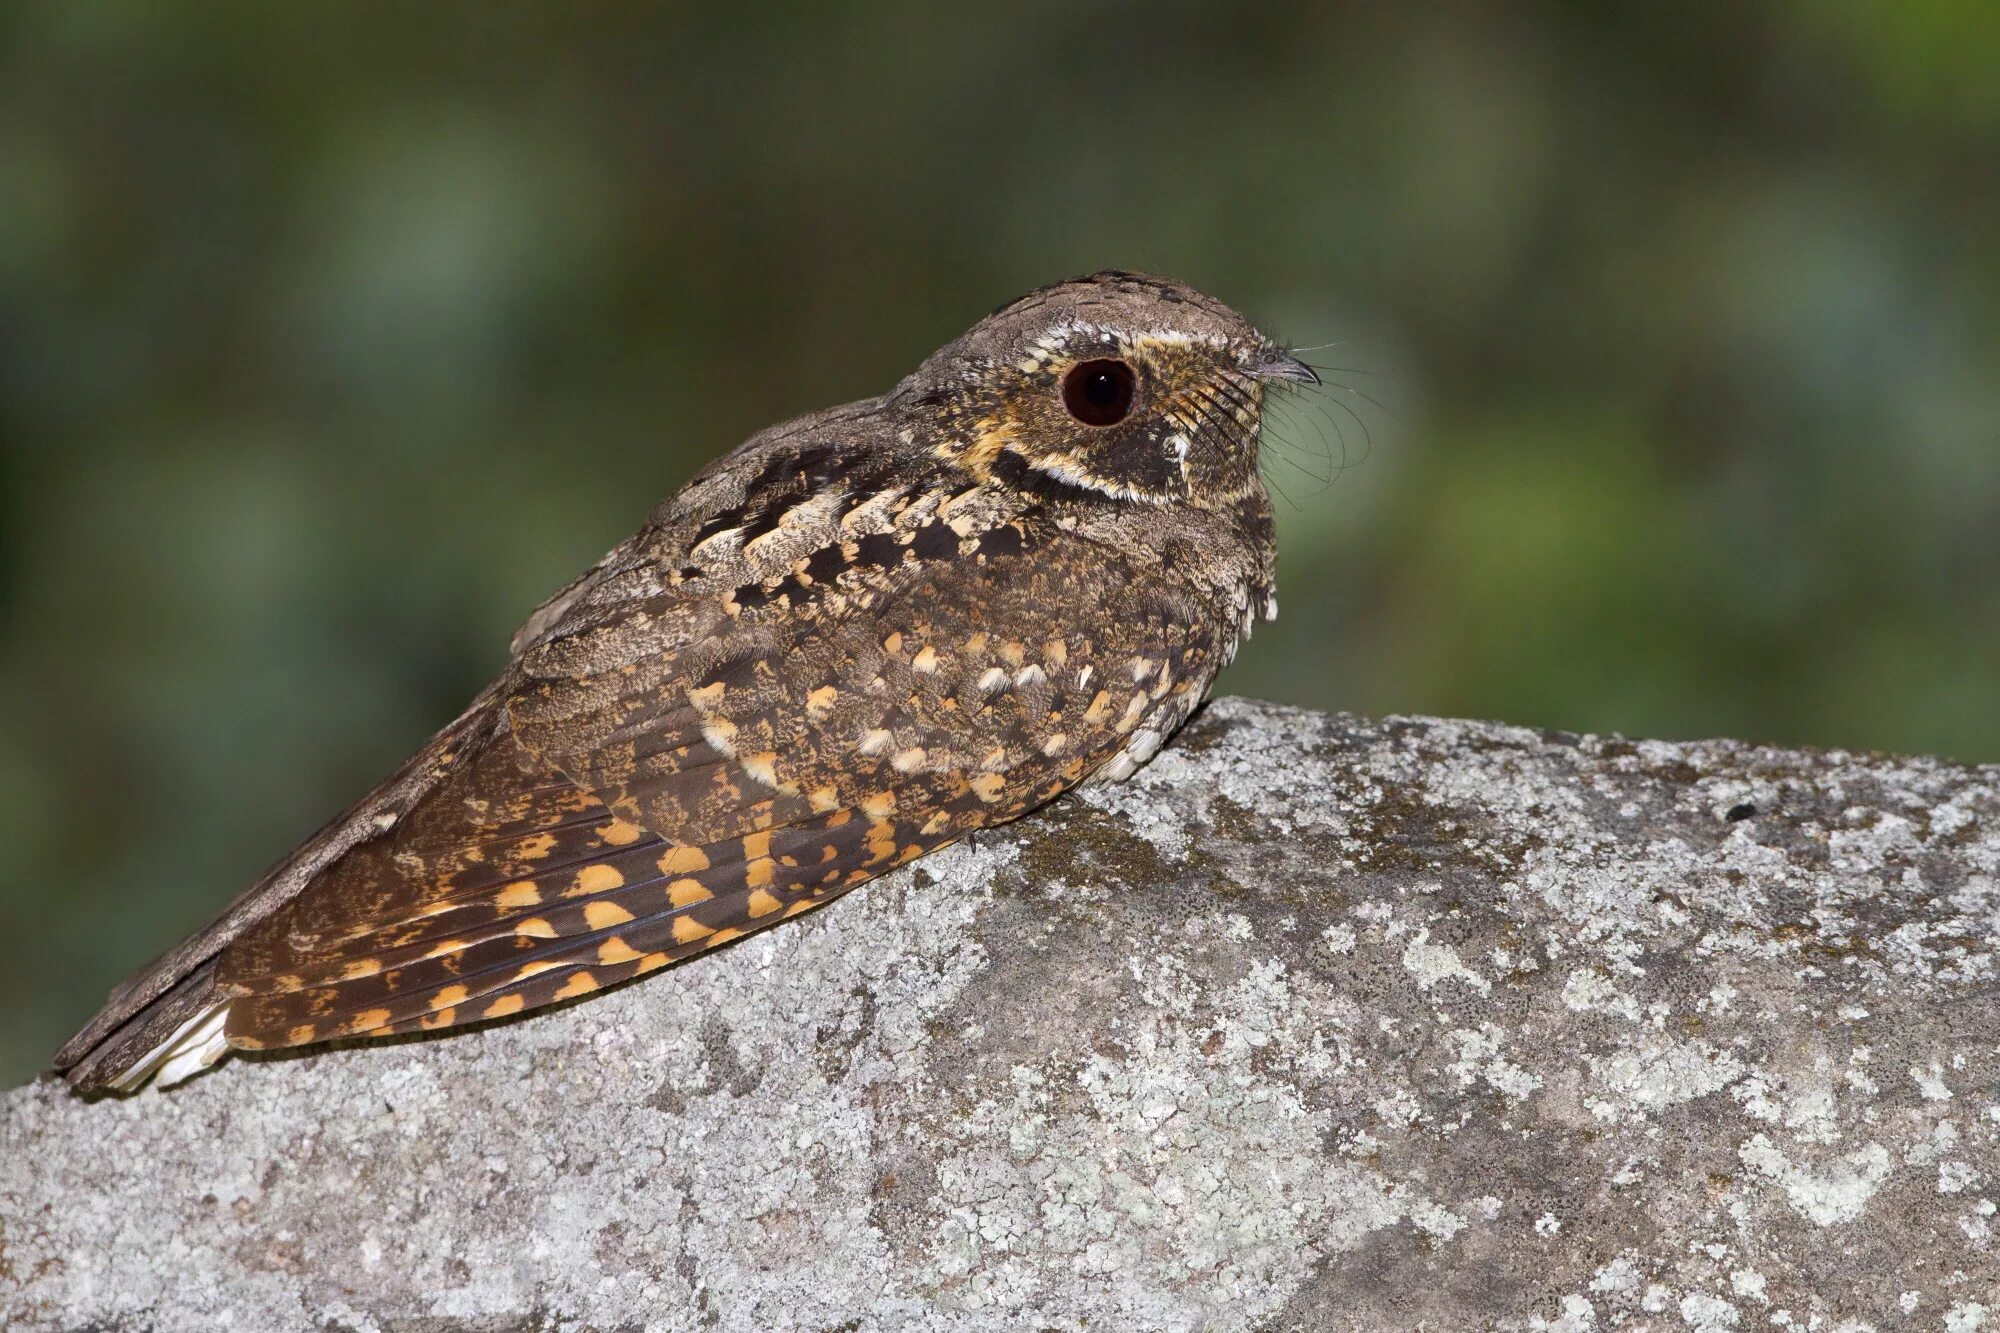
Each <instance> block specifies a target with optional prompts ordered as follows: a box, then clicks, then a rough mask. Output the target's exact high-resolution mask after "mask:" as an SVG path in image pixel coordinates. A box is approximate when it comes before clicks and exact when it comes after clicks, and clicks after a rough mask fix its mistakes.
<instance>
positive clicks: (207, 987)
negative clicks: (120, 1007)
mask: <svg viewBox="0 0 2000 1333" xmlns="http://www.w3.org/2000/svg"><path fill="white" fill-rule="evenodd" d="M226 1010H227V999H226V997H224V996H222V995H219V994H217V993H216V989H215V964H214V963H213V961H210V962H208V963H204V964H202V965H201V966H200V967H198V968H196V969H195V970H194V971H193V972H190V973H189V974H188V975H187V976H186V977H183V978H182V979H181V981H180V982H179V984H177V985H175V986H173V987H172V988H171V989H169V990H168V991H166V993H164V994H162V995H160V996H159V997H158V998H156V999H154V1000H153V1001H152V1002H151V1003H150V1004H147V1005H146V1006H145V1007H144V1008H142V1009H140V1010H139V1011H138V1012H137V1013H135V1014H133V1015H132V1016H131V1017H130V1018H128V1019H126V1020H125V1021H124V1022H123V1023H121V1024H119V1025H118V1026H117V1027H115V1028H113V1029H111V1030H110V1031H109V1032H106V1033H104V1034H102V1035H100V1036H98V1037H97V1039H96V1040H94V1041H92V1042H90V1043H89V1044H87V1045H85V1044H82V1043H78V1042H72V1043H71V1044H70V1045H68V1046H65V1047H64V1048H63V1049H62V1050H61V1051H60V1052H58V1053H57V1056H56V1068H57V1070H58V1071H60V1072H61V1074H62V1076H63V1077H64V1078H66V1079H68V1080H69V1083H70V1086H72V1087H74V1088H75V1089H76V1090H77V1091H79V1092H131V1091H134V1090H135V1089H137V1088H139V1087H140V1086H141V1085H143V1084H144V1083H145V1082H146V1080H147V1079H149V1078H152V1077H153V1076H154V1075H155V1074H158V1075H160V1076H161V1077H162V1078H163V1079H165V1080H166V1081H168V1082H179V1081H180V1080H181V1079H184V1078H188V1077H190V1076H191V1075H193V1074H195V1073H197V1072H199V1071H200V1070H202V1069H204V1068H206V1067H207V1066H209V1065H211V1064H213V1063H215V1061H216V1060H218V1059H220V1058H221V1057H222V1056H223V1055H224V1054H225V1053H226V1051H227V1049H228V1047H227V1044H226V1041H225V1038H224V1035H223V1016H224V1014H225V1013H226Z"/></svg>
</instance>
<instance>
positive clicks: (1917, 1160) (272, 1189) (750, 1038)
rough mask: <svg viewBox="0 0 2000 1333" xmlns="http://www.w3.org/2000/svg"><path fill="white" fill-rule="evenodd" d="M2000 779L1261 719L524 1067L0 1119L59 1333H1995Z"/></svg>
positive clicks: (21, 1317)
mask: <svg viewBox="0 0 2000 1333" xmlns="http://www.w3.org/2000/svg"><path fill="white" fill-rule="evenodd" d="M1996 948H2000V769H1996V768H1985V769H1974V768H1966V767H1961V766H1957V765H1953V764H1948V763H1943V762H1939V761H1935V760H1928V759H1888V758H1882V757H1877V756H1860V755H1852V754H1843V753H1838V752H1836V753H1813V752H1801V751H1790V750H1776V749H1762V748H1755V747H1751V746H1748V745H1742V744H1736V743H1731V742H1707V743H1700V744H1663V743H1657V742H1641V743H1633V742H1629V741H1624V740H1616V739H1612V740H1603V739H1596V738H1591V737H1581V738H1579V737H1574V736H1563V735H1551V734H1546V733H1539V732H1533V731H1525V730H1521V729H1518V728H1511V727H1501V726H1489V725H1481V724H1472V723H1463V722H1441V721H1431V720H1426V719H1389V720H1386V721H1382V722H1363V721H1358V720H1355V719H1352V718H1345V717H1331V718H1329V717H1322V716H1318V715H1315V714H1310V713H1302V712H1294V711H1289V710H1285V709H1280V708H1274V707H1269V706H1265V705H1259V704H1250V703H1244V702H1241V701H1234V700H1230V701H1224V702H1221V703H1218V704H1216V705H1215V706H1214V707H1213V708H1211V709H1209V710H1208V712H1207V713H1206V714H1205V715H1203V716H1202V717H1201V718H1199V719H1197V720H1196V722H1195V723H1194V724H1193V725H1191V726H1190V727H1189V729H1188V731H1187V733H1186V734H1184V735H1183V737H1182V738H1181V739H1180V741H1179V742H1178V743H1177V744H1176V745H1175V746H1173V747H1171V748H1170V749H1169V750H1168V751H1167V752H1166V753H1165V754H1163V755H1162V756H1161V757H1160V758H1159V759H1158V760H1156V761H1155V762H1154V764H1153V765H1152V766H1151V767H1150V768H1149V769H1147V770H1145V771H1144V772H1143V773H1142V774H1141V775H1140V776H1139V777H1138V778H1137V779H1135V780H1134V781H1133V782H1131V783H1129V784H1127V785H1126V786H1124V787H1120V788H1115V789H1109V790H1104V791H1098V792H1093V793H1090V794H1088V795H1086V796H1084V797H1083V798H1081V799H1074V800H1070V801H1066V802H1063V803H1061V804H1059V805H1058V806H1056V807H1054V808H1052V809H1050V810H1049V811H1047V812H1045V813H1044V814H1043V815H1041V816H1039V817H1037V818H1034V819H1031V820H1027V821H1024V822H1022V823H1021V824H1019V825H1017V826H1015V827H1014V828H1012V829H1010V830H1007V831H1005V832H1002V833H1000V834H997V835H988V836H985V837H983V838H981V839H980V841H979V844H978V845H977V846H976V847H971V846H965V847H959V848H956V849H953V850H951V851H948V852H945V853H941V854H939V855H937V856H935V857H931V858H929V859H927V860H924V861H922V862H920V863H919V864H917V865H915V866H912V867H910V868H909V869H907V870H906V871H904V872H901V873H899V874H897V875H895V876H893V877H891V878H890V879H888V880H885V881H883V882H882V883H879V884H877V885H874V886H872V887H869V888H866V889H863V890H861V891H860V892H858V893H855V894H853V895H852V896H850V897H848V898H846V899H844V900H842V901H841V902H839V903H837V904H835V905H834V906H832V907H830V908H828V909H827V910H825V911H823V912H820V913H817V914H815V915H813V916H810V917H807V918H805V919H804V920H802V921H800V922H797V923H793V924H790V925H786V926H783V927H781V928H779V929H777V930H774V931H771V932H769V933H767V934H764V935H761V936H756V937H753V938H751V939H750V940H747V941H745V942H744V943H743V944H740V945H737V946H735V947H733V948H731V949H729V950H726V951H724V952H723V953H722V954H720V955H718V956H714V957H704V958H702V959H700V960H698V961H696V962H694V963H693V964H691V965H689V966H686V967H683V968H679V969H675V970H673V971H670V972H668V973H666V974H664V975H662V976H660V977H657V978H654V979H650V980H648V981H645V982H643V983H641V984H639V985H636V986H632V987H628V988H626V989H624V990H622V991H618V992H616V993H613V994H610V995H606V996H602V997H599V998H596V999H593V1000H591V1001H590V1002H588V1003H585V1004H581V1005H578V1006H576V1007H574V1008H569V1009H565V1010H562V1011H559V1012H555V1013H551V1014H545V1015H542V1016H539V1017H532V1018H529V1019H528V1020H526V1021H520V1022H515V1023H511V1024H508V1025H504V1026H497V1027H492V1028H489V1029H486V1030H484V1031H480V1032H474V1033H471V1034H467V1035H462V1036H456V1037H451V1038H446V1039H437V1040H418V1041H406V1042H403V1043H400V1044H377V1045H359V1046H354V1047H350V1048H347V1049H341V1050H335V1051H330V1052H325V1051H323V1052H319V1053H315V1054H310V1055H307V1056H303V1057H298V1056H295V1057H291V1058H276V1059H261V1060H237V1061H233V1062H231V1063H229V1064H226V1065H225V1066H223V1067H222V1068H221V1069H219V1070H218V1071H217V1072H215V1073H213V1074H211V1075H208V1076H206V1077H203V1078H201V1079H198V1080H196V1081H195V1082H193V1083H190V1084H187V1085H185V1086H183V1087H180V1088H177V1089H173V1090H170V1091H167V1092H164V1093H161V1092H148V1093H145V1094H143V1095H141V1096H138V1097H135V1098H132V1099H130V1100H126V1101H103V1102H97V1103H87V1102H84V1101H80V1100H77V1099H75V1098H73V1097H71V1096H69V1095H68V1094H67V1093H66V1092H65V1091H64V1090H63V1089H62V1088H61V1087H60V1086H58V1085H56V1084H53V1083H41V1084H37V1085H35V1086H32V1087H27V1088H22V1089H19V1090H17V1091H14V1092H11V1093H8V1094H6V1095H5V1099H4V1101H0V1323H4V1324H5V1325H6V1326H7V1327H9V1328H17V1329H22V1328H27V1329H42V1328H46V1329H82V1328H115V1329H161V1330H165V1329H204V1330H206V1329H217V1328H223V1327H234V1328H243V1329H255V1330H264V1329H291V1328H314V1329H326V1330H385V1331H386V1330H447V1329H451V1330H457V1329H466V1330H499V1329H641V1328H658V1329H683V1328H687V1329H696V1328H716V1329H723V1330H772V1329H812V1330H835V1329H847V1330H916V1329H950V1330H968V1331H969V1330H984V1329H1008V1330H1017V1329H1018V1330H1044V1329H1061V1330H1082V1329H1092V1330H1108V1329H1120V1330H1123V1329H1139V1330H1154V1329H1161V1330H1165V1329H1176V1330H1178V1329H1188V1330H1193V1329H1269V1330H1279V1329H1301V1330H1305V1329H1311V1330H1319V1329H1390V1328H1414V1327H1419V1326H1421V1327H1426V1328H1432V1329H1461V1328H1471V1327H1485V1326H1497V1327H1504V1328H1562V1329H1587V1328H1600V1329H1601V1328H1617V1327H1637V1326H1641V1325H1644V1326H1650V1327H1655V1328H1685V1327H1693V1328H1702V1329H1752V1328H1763V1327H1789V1328H1794V1329H1803V1328H1827V1329H1831V1328H1834V1327H1840V1328H1857V1329H1858V1328H1864V1327H1871V1328H1886V1327H1889V1326H1897V1327H1902V1326H1915V1327H1923V1328H1942V1329H1949V1330H1972V1329H1977V1328H1980V1327H1982V1325H1983V1326H1984V1327H1987V1328H2000V1218H1996V1217H1995V1215H1994V1213H1995V1202H1996V1200H2000V984H1996V979H1995V976H1996V974H1995V951H1996Z"/></svg>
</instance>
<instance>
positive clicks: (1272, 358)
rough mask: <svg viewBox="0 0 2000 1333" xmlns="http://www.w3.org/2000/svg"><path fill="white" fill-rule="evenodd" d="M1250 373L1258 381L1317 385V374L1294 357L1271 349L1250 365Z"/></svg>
mask: <svg viewBox="0 0 2000 1333" xmlns="http://www.w3.org/2000/svg"><path fill="white" fill-rule="evenodd" d="M1250 373H1251V374H1253V375H1255V376H1257V378H1259V379H1266V380H1291V381H1292V382H1293V383H1295V384H1318V383H1319V382H1320V381H1319V372H1318V371H1316V370H1314V369H1313V368H1312V367H1311V366H1309V365H1307V364H1306V363H1305V362H1303V361H1301V360H1299V359H1298V358H1297V357H1295V356H1291V355H1289V354H1287V353H1285V352H1281V351H1279V350H1278V349H1277V348H1275V347H1273V348H1271V349H1270V350H1268V351H1266V352H1265V353H1264V355H1263V356H1262V357H1260V358H1258V359H1257V360H1256V361H1254V362H1252V363H1251V366H1250Z"/></svg>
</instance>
